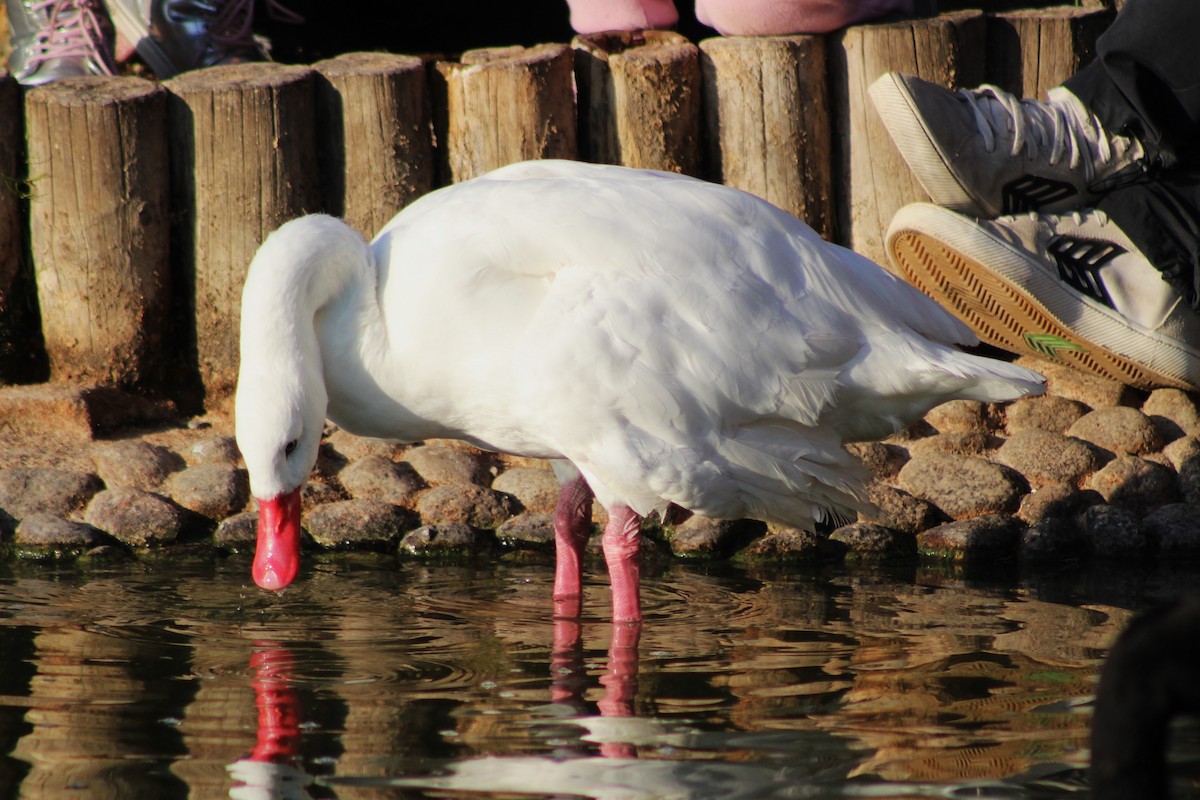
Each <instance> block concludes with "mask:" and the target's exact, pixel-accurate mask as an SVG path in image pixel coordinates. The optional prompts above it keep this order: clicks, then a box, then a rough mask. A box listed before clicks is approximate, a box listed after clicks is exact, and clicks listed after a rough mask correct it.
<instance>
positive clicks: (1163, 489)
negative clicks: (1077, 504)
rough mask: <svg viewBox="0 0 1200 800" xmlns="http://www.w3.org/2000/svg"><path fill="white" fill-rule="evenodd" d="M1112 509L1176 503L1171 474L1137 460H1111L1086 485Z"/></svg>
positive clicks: (1177, 497) (1176, 494)
mask: <svg viewBox="0 0 1200 800" xmlns="http://www.w3.org/2000/svg"><path fill="white" fill-rule="evenodd" d="M1088 485H1089V487H1090V488H1092V489H1095V490H1096V491H1097V492H1099V493H1100V494H1101V495H1103V496H1104V499H1105V500H1106V501H1108V502H1109V503H1110V504H1112V505H1122V506H1129V507H1131V508H1140V509H1149V508H1154V507H1156V506H1161V505H1165V504H1167V503H1173V502H1175V501H1176V500H1178V499H1179V490H1178V486H1177V483H1176V477H1175V473H1173V472H1171V470H1170V469H1168V468H1167V467H1164V466H1163V465H1162V464H1155V463H1154V462H1152V461H1147V460H1145V459H1142V458H1138V457H1137V456H1120V457H1118V458H1115V459H1113V460H1112V461H1110V462H1109V463H1108V464H1106V465H1105V466H1104V468H1103V469H1101V470H1100V471H1099V472H1097V473H1096V474H1095V475H1093V476H1092V477H1091V480H1090V481H1088Z"/></svg>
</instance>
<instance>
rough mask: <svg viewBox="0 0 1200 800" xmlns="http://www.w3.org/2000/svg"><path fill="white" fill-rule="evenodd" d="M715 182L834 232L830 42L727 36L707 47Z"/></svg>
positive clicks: (708, 128)
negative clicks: (827, 71) (827, 64)
mask: <svg viewBox="0 0 1200 800" xmlns="http://www.w3.org/2000/svg"><path fill="white" fill-rule="evenodd" d="M700 52H701V68H702V69H703V73H704V119H705V136H706V141H707V142H708V163H709V177H710V178H712V179H713V180H715V181H719V182H720V183H724V184H727V185H729V186H734V187H736V188H738V189H744V190H746V191H748V192H752V193H754V194H757V195H758V196H760V197H763V198H765V199H767V200H770V201H771V202H772V203H774V204H775V205H777V206H779V207H780V208H782V209H784V210H785V211H790V212H791V213H793V214H795V215H796V216H797V217H799V218H800V219H802V220H804V221H805V222H807V223H808V224H809V225H810V226H812V228H813V229H814V230H816V231H817V232H818V233H820V234H821V235H822V236H825V237H831V236H832V235H833V205H832V202H831V197H832V185H831V176H832V171H831V168H830V162H831V157H830V151H831V145H830V141H829V138H830V127H829V102H828V93H827V88H826V85H827V84H826V76H825V55H826V49H825V39H824V38H823V37H820V36H807V35H805V36H753V37H750V36H723V37H720V38H714V39H706V40H705V41H703V42H701V43H700Z"/></svg>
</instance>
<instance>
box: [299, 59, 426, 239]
mask: <svg viewBox="0 0 1200 800" xmlns="http://www.w3.org/2000/svg"><path fill="white" fill-rule="evenodd" d="M313 68H314V69H315V70H316V71H317V73H318V74H317V145H318V153H319V156H320V160H321V183H322V187H323V189H324V191H323V196H324V206H325V210H326V211H327V212H328V213H330V214H333V215H335V216H339V217H344V218H345V220H346V222H347V223H349V224H350V225H351V226H353V227H354V228H356V229H358V231H359V232H361V233H362V234H363V235H364V236H366V237H368V238H370V237H372V236H374V235H375V234H376V233H378V232H379V229H380V228H382V227H383V226H384V225H385V224H386V223H387V222H388V221H389V220H391V218H392V217H393V216H395V215H396V213H397V212H399V211H400V209H402V208H404V207H405V206H406V205H408V204H409V203H411V202H412V201H413V200H415V199H416V198H418V197H420V196H421V195H423V194H425V193H426V192H428V191H429V190H430V189H432V188H433V142H432V132H431V130H430V127H429V99H428V94H427V92H426V90H425V83H426V81H425V62H424V61H423V60H422V59H420V58H417V57H415V56H401V55H391V54H388V53H346V54H345V55H341V56H338V57H337V58H331V59H327V60H325V61H320V62H318V63H316V64H314V65H313Z"/></svg>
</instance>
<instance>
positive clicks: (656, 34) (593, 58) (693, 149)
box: [572, 31, 701, 177]
mask: <svg viewBox="0 0 1200 800" xmlns="http://www.w3.org/2000/svg"><path fill="white" fill-rule="evenodd" d="M572 47H574V49H575V84H576V86H577V87H578V92H579V96H578V105H579V151H580V156H581V157H582V158H584V159H586V160H588V161H594V162H597V163H601V164H623V165H624V166H627V167H643V168H646V169H662V170H667V171H670V172H681V173H683V174H685V175H695V176H697V177H698V176H700V174H701V152H700V58H699V53H700V51H699V50H698V49H697V48H696V46H695V45H694V44H692V43H691V42H689V41H688V40H687V39H686V38H684V37H683V36H681V35H679V34H677V33H672V32H670V31H643V32H639V33H629V32H616V33H601V34H593V35H589V36H577V37H575V39H574V41H573V42H572Z"/></svg>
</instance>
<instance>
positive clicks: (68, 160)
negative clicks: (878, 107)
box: [25, 77, 171, 388]
mask: <svg viewBox="0 0 1200 800" xmlns="http://www.w3.org/2000/svg"><path fill="white" fill-rule="evenodd" d="M25 114H26V132H27V142H28V148H29V187H30V188H29V191H30V197H29V228H30V231H29V232H30V243H31V249H32V251H33V253H32V254H33V264H34V271H35V274H36V277H37V287H38V298H39V302H40V306H41V314H42V333H43V335H44V337H45V341H46V351H47V353H48V355H49V359H50V370H51V377H52V378H53V379H55V380H64V381H94V382H98V383H103V384H110V385H116V386H128V387H142V388H149V387H154V386H156V385H159V384H160V383H161V381H162V379H163V377H164V375H163V367H164V365H165V364H166V363H168V362H169V361H170V360H171V358H170V355H168V354H167V353H166V352H165V339H166V336H165V334H166V331H165V326H166V322H167V319H168V317H167V315H168V310H169V305H170V288H171V287H170V280H169V278H170V261H169V249H168V248H169V241H170V239H169V232H170V228H169V225H170V220H169V218H168V214H167V197H168V195H167V182H166V180H165V177H166V175H167V163H168V162H167V134H166V94H165V93H164V92H163V91H162V90H161V89H160V88H158V86H157V85H156V84H154V83H152V82H150V81H146V80H142V79H140V78H102V77H89V78H71V79H68V80H61V81H55V82H54V83H50V84H46V85H44V86H40V87H38V88H35V89H31V90H29V92H28V93H27V94H26V96H25Z"/></svg>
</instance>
